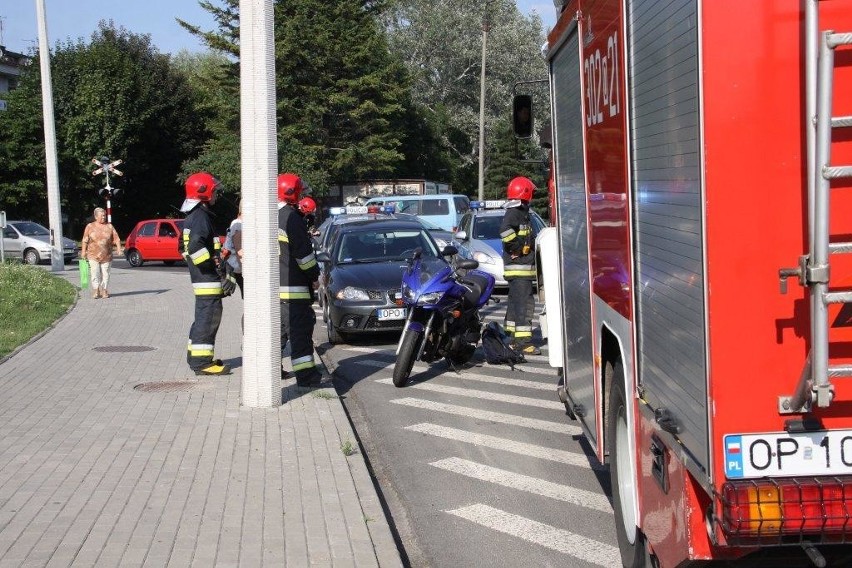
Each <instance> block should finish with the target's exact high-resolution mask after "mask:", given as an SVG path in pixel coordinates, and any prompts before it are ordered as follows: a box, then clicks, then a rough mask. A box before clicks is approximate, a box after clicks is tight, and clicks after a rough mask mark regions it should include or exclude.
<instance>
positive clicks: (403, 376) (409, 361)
mask: <svg viewBox="0 0 852 568" xmlns="http://www.w3.org/2000/svg"><path fill="white" fill-rule="evenodd" d="M422 339H423V332H422V331H415V330H413V329H409V330H407V331H406V332H405V337H404V338H403V340H402V345H401V346H400V347H399V354H398V355H397V357H396V363H395V364H394V366H393V384H394V386H396V387H404V386H405V383H407V382H408V376H409V375H411V368H412V367H413V366H414V358H415V357H417V351H419V349H420V341H421V340H422Z"/></svg>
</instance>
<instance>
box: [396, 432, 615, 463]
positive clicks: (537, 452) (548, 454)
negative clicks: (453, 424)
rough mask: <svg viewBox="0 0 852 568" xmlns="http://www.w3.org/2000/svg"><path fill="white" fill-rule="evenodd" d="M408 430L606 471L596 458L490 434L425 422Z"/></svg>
mask: <svg viewBox="0 0 852 568" xmlns="http://www.w3.org/2000/svg"><path fill="white" fill-rule="evenodd" d="M405 429H406V430H411V431H412V432H420V433H421V434H428V435H430V436H437V437H439V438H445V439H447V440H455V441H456V442H464V443H467V444H473V445H474V446H479V447H484V448H492V449H495V450H503V451H505V452H511V453H513V454H518V455H522V456H527V457H530V458H537V459H540V460H547V461H553V462H558V463H562V464H566V465H571V466H575V467H581V468H584V469H589V467H591V468H592V469H594V470H605V469H606V466H603V465H600V464H599V463H598V462H597V460H596V459H595V458H594V457H591V456H587V455H585V454H578V453H576V452H568V451H565V450H558V449H555V448H548V447H545V446H537V445H535V444H527V443H525V442H516V441H514V440H510V439H508V438H500V437H498V436H490V435H488V434H479V433H476V432H469V431H467V430H459V429H458V428H450V427H447V426H439V425H437V424H430V423H428V422H424V423H422V424H413V425H411V426H406V427H405Z"/></svg>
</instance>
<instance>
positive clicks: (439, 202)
mask: <svg viewBox="0 0 852 568" xmlns="http://www.w3.org/2000/svg"><path fill="white" fill-rule="evenodd" d="M366 205H368V206H369V205H379V206H381V205H392V206H393V207H394V209H395V211H396V212H397V213H408V214H410V215H417V216H418V217H420V218H422V219H426V220H427V221H431V222H432V224H434V225H437V226H438V227H440V228H442V229H444V230H445V231H452V232H456V231H457V230H458V226H459V223H460V222H461V218H462V215H464V214H465V213H467V212H468V211H469V210H470V199H469V198H468V197H467V195H454V194H438V195H388V196H383V197H373V198H372V199H370V200H369V201H367V203H366Z"/></svg>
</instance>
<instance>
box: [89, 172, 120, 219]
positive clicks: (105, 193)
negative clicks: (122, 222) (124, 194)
mask: <svg viewBox="0 0 852 568" xmlns="http://www.w3.org/2000/svg"><path fill="white" fill-rule="evenodd" d="M122 161H123V160H113V161H110V160H109V158H108V157H106V156H102V157H100V158H92V163H93V164H95V165H96V166H99V167H98V168H97V169H95V171H93V172H92V175H93V176H96V175H100V174H104V175H105V176H106V185H105V186H104V187H102V188H101V189H100V191H98V195H100V196H101V197H103V198H104V199H106V214H107V223H112V203H111V202H110V200H111V199H112V196H113V193H116V194H117V193H118V192H119V191H121V190H120V189H115V188H113V187H111V186H110V184H109V175H110V174H113V175H116V176H123V175H124V173H123V172H122V171H121V170H118V169H116V166H118V165H121V163H122ZM114 189H115V191H113V190H114Z"/></svg>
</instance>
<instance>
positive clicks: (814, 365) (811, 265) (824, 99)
mask: <svg viewBox="0 0 852 568" xmlns="http://www.w3.org/2000/svg"><path fill="white" fill-rule="evenodd" d="M805 5H806V10H805V28H806V40H805V41H806V55H805V59H806V71H805V75H806V76H805V83H806V91H807V92H806V124H807V145H808V148H807V151H808V153H807V164H808V230H809V251H808V254H807V255H804V256H801V257H800V258H799V266H798V267H796V268H783V269H781V270H779V277H780V279H781V293H782V294H783V293H786V292H787V280H786V279H787V278H789V277H792V276H796V277H798V279H799V284H800V285H801V286H807V287H808V289H809V294H810V310H811V350H810V353H809V354H808V358H807V361H806V362H805V366H804V369H803V370H802V374H801V376H800V377H799V384H798V386H797V388H796V391H795V393H794V394H793V395H792V396H783V397H779V404H778V406H779V411H780V412H781V413H782V414H792V413H801V412H809V411H810V408H811V406H812V405H813V404H816V405H817V406H819V407H827V406H829V405H830V404H831V401H832V399H833V397H834V386H833V385H832V383H831V379H832V378H839V377H852V365H829V364H828V325H829V323H828V306H829V305H830V304H841V303H842V304H852V292H846V291H844V292H831V291H829V287H828V282H829V276H830V269H829V255H830V254H838V253H852V242H844V243H831V242H829V232H830V228H829V204H830V192H831V180H833V179H838V178H852V166H833V165H831V136H832V130H833V129H835V128H848V127H852V116H839V117H833V116H832V115H831V111H832V87H833V84H834V50H835V49H836V48H838V47H841V46H848V45H852V32H850V33H835V32H834V31H832V30H828V31H823V32H819V27H818V10H819V9H818V0H807V1H806V3H805Z"/></svg>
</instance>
